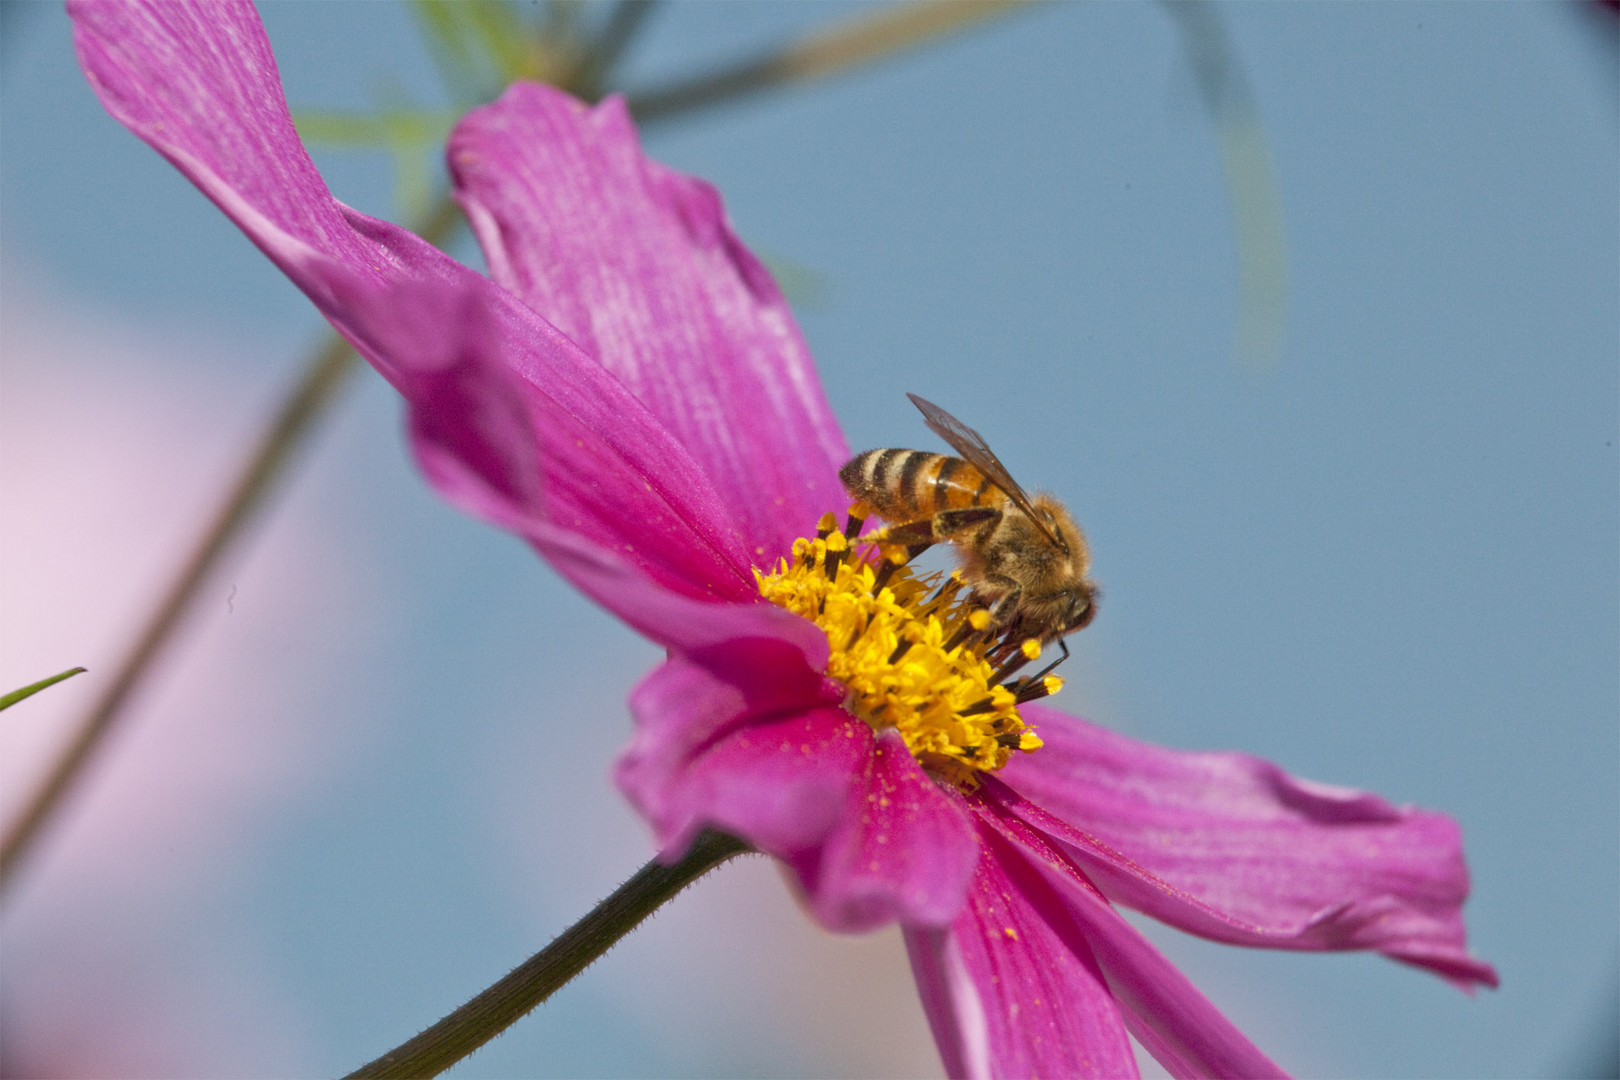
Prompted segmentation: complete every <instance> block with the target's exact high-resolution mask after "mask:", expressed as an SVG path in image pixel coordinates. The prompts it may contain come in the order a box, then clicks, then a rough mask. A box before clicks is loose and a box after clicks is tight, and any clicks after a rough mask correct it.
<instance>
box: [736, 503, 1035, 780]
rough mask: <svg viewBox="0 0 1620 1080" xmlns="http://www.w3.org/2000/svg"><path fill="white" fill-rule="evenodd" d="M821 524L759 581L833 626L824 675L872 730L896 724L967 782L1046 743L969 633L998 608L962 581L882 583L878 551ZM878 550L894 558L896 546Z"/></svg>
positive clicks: (910, 576)
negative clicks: (981, 601) (971, 593)
mask: <svg viewBox="0 0 1620 1080" xmlns="http://www.w3.org/2000/svg"><path fill="white" fill-rule="evenodd" d="M819 531H820V534H821V535H820V536H818V537H816V538H800V539H798V540H795V541H794V543H793V550H792V556H791V558H790V559H782V560H780V561H779V562H778V564H777V567H776V569H775V570H774V571H772V572H766V571H763V570H760V569H757V568H756V569H755V571H754V578H755V580H756V582H757V583H758V585H759V591H760V594H761V595H762V596H764V597H765V598H766V599H767V600H769V601H771V602H772V603H774V604H777V605H779V606H781V607H784V608H786V609H788V610H789V611H793V612H796V613H798V614H800V615H803V616H804V617H805V618H807V619H810V620H811V621H812V622H814V623H815V624H816V625H817V626H820V627H821V629H822V630H823V632H825V633H826V635H827V641H828V644H829V645H830V646H831V655H830V656H829V658H828V661H827V674H828V675H830V676H831V677H832V678H834V679H837V680H838V681H839V682H840V683H842V684H843V685H844V686H845V687H846V688H847V690H848V694H847V696H846V699H845V705H846V708H848V709H849V711H850V712H852V713H854V714H855V715H856V716H859V717H860V718H861V719H863V720H865V721H866V722H867V723H868V724H870V725H871V726H872V728H873V730H875V731H885V730H891V729H892V730H894V731H897V732H898V733H899V734H900V736H901V737H902V738H903V739H904V740H905V743H906V748H907V749H909V750H910V751H911V753H912V755H913V756H914V757H915V758H916V759H917V760H918V761H919V762H921V763H922V765H923V767H924V768H926V769H927V770H928V771H929V772H930V773H932V774H933V775H934V776H936V777H938V778H939V779H941V780H944V781H947V782H949V783H952V784H955V785H957V786H958V787H960V788H963V789H971V788H972V787H973V786H974V785H976V784H977V783H978V779H977V778H978V776H979V775H980V774H981V773H985V772H994V771H995V770H997V769H1000V768H1001V767H1002V766H1003V765H1005V764H1006V763H1007V761H1008V760H1009V759H1010V758H1011V757H1012V755H1013V754H1014V753H1015V752H1021V753H1029V752H1031V751H1033V750H1035V749H1037V748H1039V747H1040V745H1041V740H1040V739H1039V738H1038V737H1037V736H1036V735H1035V733H1034V732H1033V731H1031V730H1029V729H1028V728H1027V727H1026V726H1025V725H1024V721H1023V718H1022V717H1021V716H1020V715H1019V713H1018V708H1017V699H1016V697H1015V696H1014V694H1013V692H1012V691H1011V690H1009V689H1007V688H1006V687H1005V686H1002V685H999V684H997V683H995V682H994V679H995V674H996V673H995V667H994V666H993V665H992V664H991V663H990V662H989V661H988V660H987V659H986V658H985V656H984V653H983V648H984V644H983V643H982V642H980V641H978V635H967V634H966V633H965V631H966V630H967V629H968V628H972V629H974V630H979V631H982V630H985V629H987V628H988V627H989V626H990V616H989V613H988V612H986V611H985V610H984V609H983V608H982V607H979V606H978V605H976V604H974V603H972V602H970V600H969V598H968V592H967V590H966V588H965V587H964V586H963V585H962V583H961V581H960V579H959V578H955V577H949V578H946V577H942V575H939V574H930V575H926V576H922V577H919V576H918V575H917V574H915V573H914V572H913V571H912V570H911V569H910V568H908V567H905V566H896V567H894V568H892V569H888V570H886V571H885V574H886V580H885V582H884V584H883V586H882V587H881V588H877V587H876V586H877V569H878V566H879V565H880V564H879V563H878V562H877V561H876V560H877V559H878V557H879V556H878V555H877V554H876V553H875V552H874V551H873V549H872V548H871V547H867V546H863V547H861V548H859V549H857V550H856V551H855V552H853V553H851V552H850V544H849V541H848V540H847V539H846V538H845V537H844V535H843V533H841V532H839V531H837V530H836V528H835V525H834V521H833V519H832V517H831V516H830V515H829V516H828V517H826V518H823V520H822V521H821V523H820V530H819ZM885 548H887V545H885ZM901 555H902V556H903V555H904V550H903V549H901ZM829 556H832V557H831V558H830V559H829ZM882 557H883V558H892V556H891V553H890V552H889V551H888V550H884V551H883V553H882ZM964 637H965V638H966V639H967V641H966V643H964V644H954V645H953V647H952V648H949V649H947V648H946V645H947V644H951V643H953V642H955V641H961V640H962V639H963V638H964ZM1023 648H1024V653H1025V655H1026V656H1028V655H1029V652H1028V648H1027V646H1023ZM1038 654H1039V649H1038V647H1037V649H1036V655H1038ZM1052 681H1053V680H1052V679H1051V678H1050V677H1049V678H1048V679H1047V681H1046V684H1047V687H1048V688H1049V687H1050V684H1051V682H1052Z"/></svg>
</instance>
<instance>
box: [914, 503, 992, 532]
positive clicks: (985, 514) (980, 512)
mask: <svg viewBox="0 0 1620 1080" xmlns="http://www.w3.org/2000/svg"><path fill="white" fill-rule="evenodd" d="M1000 521H1001V511H1000V510H997V509H996V508H995V507H993V506H963V507H959V508H957V509H955V510H941V511H940V512H939V513H937V514H935V515H934V516H933V517H932V518H930V519H929V525H930V526H931V527H932V529H933V536H934V538H935V539H937V540H965V539H967V534H970V533H977V532H989V531H992V530H994V528H995V526H996V525H997V524H999V523H1000Z"/></svg>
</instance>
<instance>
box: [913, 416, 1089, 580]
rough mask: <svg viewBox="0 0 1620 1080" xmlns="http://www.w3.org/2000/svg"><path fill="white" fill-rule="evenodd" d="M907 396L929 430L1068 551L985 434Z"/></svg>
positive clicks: (1056, 546) (1045, 533) (1057, 546)
mask: <svg viewBox="0 0 1620 1080" xmlns="http://www.w3.org/2000/svg"><path fill="white" fill-rule="evenodd" d="M906 397H908V398H910V399H911V403H912V404H913V405H915V406H917V410H918V411H919V412H921V413H922V414H923V419H924V420H925V421H927V423H928V427H929V429H930V430H931V431H933V433H934V434H935V435H938V436H939V437H940V438H942V439H944V440H945V441H946V442H948V443H950V445H951V449H953V450H955V451H956V452H957V453H958V454H961V455H962V457H963V459H964V460H966V461H967V463H968V464H970V465H973V466H974V467H976V468H977V469H978V470H979V471H980V472H982V473H984V475H985V476H987V477H989V479H990V482H991V483H992V484H994V485H996V487H998V488H1000V489H1001V490H1002V491H1004V492H1006V493H1007V497H1008V498H1009V499H1011V500H1012V501H1013V505H1015V506H1017V507H1018V509H1020V510H1022V511H1023V512H1024V513H1025V514H1027V515H1028V516H1029V520H1031V521H1033V522H1034V523H1035V527H1036V528H1037V529H1039V530H1041V532H1042V533H1043V534H1044V535H1045V536H1046V538H1047V539H1048V540H1050V541H1051V542H1052V546H1053V547H1055V548H1057V549H1058V550H1059V551H1065V550H1067V549H1066V547H1065V545H1064V543H1063V541H1061V540H1059V539H1058V538H1057V537H1056V536H1054V535H1053V534H1052V530H1050V529H1048V528H1047V527H1046V522H1044V521H1042V520H1041V519H1040V516H1039V515H1038V514H1036V513H1035V506H1034V503H1033V502H1032V501H1031V500H1030V497H1029V494H1028V492H1026V491H1025V490H1024V489H1023V488H1022V487H1020V486H1019V485H1018V481H1016V480H1014V479H1013V478H1012V474H1011V473H1009V472H1008V471H1007V466H1005V465H1003V464H1002V463H1001V459H1000V458H998V457H996V452H995V451H994V450H992V449H990V444H989V443H987V442H985V441H984V436H983V435H980V434H979V433H978V432H977V431H974V430H973V429H972V428H970V427H968V426H967V425H966V424H964V423H962V421H960V420H958V419H957V418H956V417H954V416H952V415H951V414H950V413H948V412H946V411H945V410H944V409H942V408H940V407H939V406H938V405H935V404H934V403H933V402H932V401H929V400H928V399H927V398H921V397H918V396H917V395H916V394H907V395H906Z"/></svg>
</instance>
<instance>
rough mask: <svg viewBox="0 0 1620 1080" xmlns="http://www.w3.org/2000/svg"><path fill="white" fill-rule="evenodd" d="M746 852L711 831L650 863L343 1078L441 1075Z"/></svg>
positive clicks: (734, 841)
mask: <svg viewBox="0 0 1620 1080" xmlns="http://www.w3.org/2000/svg"><path fill="white" fill-rule="evenodd" d="M748 850H749V848H748V845H747V844H745V843H743V842H742V841H741V840H738V839H737V838H736V837H734V836H727V835H726V834H725V833H719V832H714V831H712V830H710V831H706V832H704V833H703V834H702V835H700V836H699V837H698V838H697V841H696V843H694V844H693V845H692V850H691V851H689V852H687V853H686V856H685V857H684V858H682V859H681V861H680V862H678V863H676V864H675V865H674V866H664V865H662V864H660V863H658V862H656V861H654V862H650V863H648V864H647V865H646V866H643V867H642V868H641V869H640V870H638V871H637V872H636V875H635V876H634V877H632V878H631V879H630V880H629V881H627V882H625V883H624V884H623V885H621V886H619V888H618V889H617V890H615V891H614V893H613V895H612V896H609V897H608V898H607V899H606V900H603V901H602V902H601V903H600V904H597V905H596V907H594V908H593V909H591V911H590V913H589V914H587V915H586V916H585V917H584V918H583V919H581V920H579V922H577V923H575V924H574V925H573V926H571V927H569V928H568V929H567V930H564V931H563V932H562V933H561V934H559V935H558V936H557V937H556V938H555V939H553V941H552V942H551V944H550V945H547V946H546V947H545V948H544V949H541V950H540V951H539V952H537V953H535V954H534V955H533V956H531V957H530V958H529V959H528V960H525V961H524V962H523V963H522V964H520V965H518V966H517V967H516V968H515V969H513V971H512V973H511V974H509V975H507V976H506V977H505V978H504V979H501V980H500V981H499V982H497V983H496V984H495V985H493V986H491V987H490V988H489V989H488V990H485V991H484V992H483V993H481V994H479V995H478V996H477V997H475V998H473V999H472V1000H471V1001H469V1002H467V1004H465V1005H463V1006H462V1007H461V1008H459V1009H457V1010H456V1011H455V1012H453V1013H451V1014H450V1015H449V1016H446V1017H445V1018H444V1019H443V1020H440V1021H439V1022H438V1023H437V1024H434V1025H433V1026H432V1027H430V1028H428V1029H427V1030H426V1031H424V1032H422V1033H421V1034H420V1035H418V1036H416V1037H415V1038H414V1039H411V1040H410V1041H408V1042H406V1043H403V1044H401V1045H400V1046H397V1047H395V1048H394V1049H393V1050H390V1051H388V1053H386V1054H384V1055H383V1056H382V1057H380V1058H377V1059H376V1060H375V1061H373V1062H371V1063H369V1064H367V1065H363V1066H361V1067H360V1068H358V1069H356V1070H355V1071H354V1072H352V1073H350V1074H349V1075H348V1077H346V1078H345V1080H360V1078H363V1077H364V1078H382V1077H400V1078H405V1077H422V1076H437V1075H439V1074H440V1073H441V1072H443V1071H444V1070H446V1069H448V1068H449V1067H450V1066H452V1065H454V1064H455V1063H456V1062H458V1061H460V1060H461V1059H462V1058H464V1057H466V1056H467V1055H468V1054H471V1053H472V1052H473V1051H474V1050H477V1049H478V1048H479V1047H481V1046H483V1045H484V1044H485V1043H487V1042H489V1041H490V1040H491V1039H493V1038H494V1037H495V1036H497V1035H499V1034H500V1033H501V1032H503V1031H505V1030H506V1029H507V1028H508V1027H511V1026H512V1025H513V1024H514V1023H516V1022H517V1021H518V1020H520V1019H522V1018H523V1017H524V1016H525V1015H526V1014H528V1012H529V1011H530V1010H532V1009H533V1008H534V1007H535V1006H536V1005H539V1004H540V1003H541V1002H543V1001H545V1000H546V999H547V998H548V997H550V996H551V995H552V994H554V993H556V991H557V990H558V989H560V988H561V987H562V986H563V984H565V983H567V982H568V981H569V980H570V979H572V978H573V977H574V976H575V975H578V974H579V973H580V972H582V971H584V970H585V969H586V968H587V967H589V966H590V965H591V963H592V962H594V961H595V960H596V959H597V957H599V956H601V955H602V954H603V953H605V952H607V951H608V950H609V949H611V948H612V947H613V946H614V945H616V944H617V943H618V941H619V939H620V938H622V937H624V935H626V934H628V933H629V932H630V931H632V930H634V929H635V928H636V927H637V926H638V925H640V923H641V921H642V920H643V919H645V918H646V917H647V916H649V915H651V914H652V913H653V912H654V911H656V910H657V909H658V908H659V907H660V906H661V905H663V904H664V903H666V902H668V901H669V900H672V899H674V897H675V894H676V893H678V892H680V891H681V890H682V889H684V888H686V887H687V886H688V885H690V884H691V883H692V882H694V881H696V880H697V879H698V878H700V877H702V876H703V875H704V874H706V873H708V872H709V871H710V870H713V869H714V868H715V867H717V866H719V865H720V864H721V863H723V862H725V861H726V860H728V859H731V858H733V857H735V856H737V855H741V854H742V853H743V852H745V851H748Z"/></svg>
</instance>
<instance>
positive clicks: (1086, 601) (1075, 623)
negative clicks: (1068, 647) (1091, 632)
mask: <svg viewBox="0 0 1620 1080" xmlns="http://www.w3.org/2000/svg"><path fill="white" fill-rule="evenodd" d="M1096 617H1097V605H1096V604H1095V603H1093V602H1092V599H1091V597H1089V596H1081V597H1077V598H1076V600H1075V612H1074V616H1073V617H1072V618H1071V619H1070V620H1069V626H1068V630H1067V632H1068V633H1071V634H1072V633H1074V632H1075V631H1076V630H1084V629H1085V628H1086V627H1088V626H1090V625H1091V620H1092V619H1094V618H1096Z"/></svg>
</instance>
